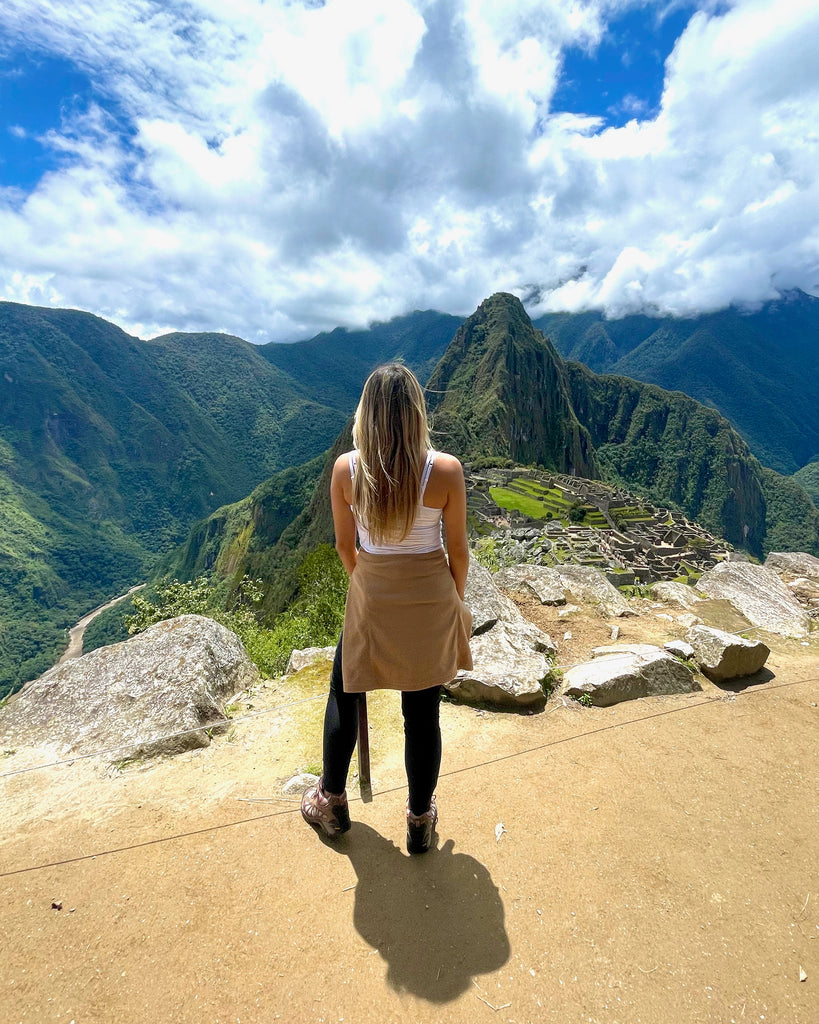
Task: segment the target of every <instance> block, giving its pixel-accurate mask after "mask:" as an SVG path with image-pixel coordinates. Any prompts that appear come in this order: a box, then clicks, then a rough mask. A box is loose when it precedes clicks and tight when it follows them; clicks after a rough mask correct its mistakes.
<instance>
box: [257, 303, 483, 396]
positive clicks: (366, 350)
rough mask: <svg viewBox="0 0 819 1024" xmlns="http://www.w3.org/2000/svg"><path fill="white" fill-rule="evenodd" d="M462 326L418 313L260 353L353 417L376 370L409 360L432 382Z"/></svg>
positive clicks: (432, 314)
mask: <svg viewBox="0 0 819 1024" xmlns="http://www.w3.org/2000/svg"><path fill="white" fill-rule="evenodd" d="M462 322H463V319H462V318H461V317H455V316H449V315H448V314H446V313H436V312H434V311H433V310H426V311H425V312H417V311H416V312H415V313H410V314H409V315H408V316H402V317H396V318H395V319H393V320H390V321H389V322H388V323H377V324H373V325H372V326H371V327H370V328H369V329H368V330H366V331H348V330H345V329H344V328H342V327H339V328H337V329H336V330H334V331H331V332H330V333H329V334H318V335H316V337H315V338H310V339H309V340H307V341H299V342H296V343H295V344H292V345H276V344H271V345H262V346H261V347H260V348H259V349H258V351H259V353H260V354H261V355H262V356H264V358H265V359H268V360H270V362H271V363H274V364H275V365H276V366H277V367H279V369H281V370H283V371H284V372H286V373H288V374H290V375H291V376H292V377H293V378H294V379H296V380H298V381H300V382H301V383H302V384H303V385H304V386H305V387H308V388H312V389H313V391H314V393H315V394H317V395H321V397H322V401H323V402H326V403H328V404H329V405H332V406H333V407H334V408H336V409H340V410H342V411H343V412H344V414H345V416H347V415H349V414H350V412H351V411H352V410H353V408H354V407H355V404H356V402H357V401H358V397H359V395H360V394H361V388H362V386H363V384H364V381H365V380H366V378H367V376H368V375H369V373H370V371H371V370H373V369H374V367H376V366H378V365H379V364H380V363H385V362H388V361H389V360H391V359H403V360H404V362H405V363H406V364H407V365H408V366H409V367H410V368H411V369H412V371H413V372H414V373H415V374H416V375H417V377H418V379H419V380H420V381H421V382H422V383H423V382H424V381H426V380H427V378H428V377H429V375H430V373H431V372H432V369H433V367H434V366H435V364H436V363H437V362H438V360H439V359H440V358H441V355H442V354H443V352H444V350H445V349H446V347H447V345H449V343H450V341H452V336H453V335H454V334H455V332H456V331H457V329H458V328H459V327H460V325H461V323H462Z"/></svg>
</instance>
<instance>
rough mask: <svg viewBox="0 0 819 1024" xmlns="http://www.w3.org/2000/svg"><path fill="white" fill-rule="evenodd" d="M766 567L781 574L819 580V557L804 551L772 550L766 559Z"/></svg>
mask: <svg viewBox="0 0 819 1024" xmlns="http://www.w3.org/2000/svg"><path fill="white" fill-rule="evenodd" d="M765 567H766V568H767V569H773V570H774V571H775V572H778V573H780V574H783V573H784V574H790V575H791V576H807V578H808V579H813V580H819V558H815V557H814V556H813V555H808V554H806V553H805V552H804V551H772V552H771V553H770V554H769V555H768V557H767V558H766V559H765Z"/></svg>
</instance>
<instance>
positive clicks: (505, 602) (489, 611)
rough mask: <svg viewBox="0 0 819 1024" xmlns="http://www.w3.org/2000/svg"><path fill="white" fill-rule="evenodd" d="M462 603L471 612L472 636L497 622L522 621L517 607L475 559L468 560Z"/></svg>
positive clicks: (477, 634) (490, 574)
mask: <svg viewBox="0 0 819 1024" xmlns="http://www.w3.org/2000/svg"><path fill="white" fill-rule="evenodd" d="M464 601H465V602H466V605H467V606H468V608H469V610H470V611H471V612H472V636H479V635H480V634H481V633H485V632H486V631H487V630H488V629H491V628H492V627H493V626H494V625H495V623H496V622H499V621H500V622H521V621H523V616H522V615H521V613H520V612H519V611H518V608H517V606H516V605H515V604H513V602H512V601H510V600H509V598H508V597H506V596H505V595H504V594H502V593H501V592H500V590H498V588H497V587H496V586H495V582H494V580H493V578H492V573H491V572H490V571H489V570H488V569H486V568H484V566H482V565H481V563H480V562H479V561H478V560H477V559H475V558H471V559H470V560H469V573H468V574H467V577H466V588H465V593H464Z"/></svg>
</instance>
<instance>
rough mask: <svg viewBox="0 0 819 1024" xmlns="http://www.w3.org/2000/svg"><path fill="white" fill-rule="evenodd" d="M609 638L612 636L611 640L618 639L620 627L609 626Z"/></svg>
mask: <svg viewBox="0 0 819 1024" xmlns="http://www.w3.org/2000/svg"><path fill="white" fill-rule="evenodd" d="M611 638H612V640H619V639H620V627H619V626H612V627H611Z"/></svg>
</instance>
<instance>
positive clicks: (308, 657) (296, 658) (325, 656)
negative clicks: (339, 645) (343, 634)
mask: <svg viewBox="0 0 819 1024" xmlns="http://www.w3.org/2000/svg"><path fill="white" fill-rule="evenodd" d="M335 654H336V649H335V647H305V648H304V650H301V651H293V653H292V654H291V655H290V660H289V661H288V662H287V668H286V669H285V670H284V674H285V675H286V676H292V675H293V673H294V672H300V671H301V670H302V669H303V668H306V667H307V666H308V665H315V664H316V662H318V661H330V662H331V661H332V660H333V658H334V657H335Z"/></svg>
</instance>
